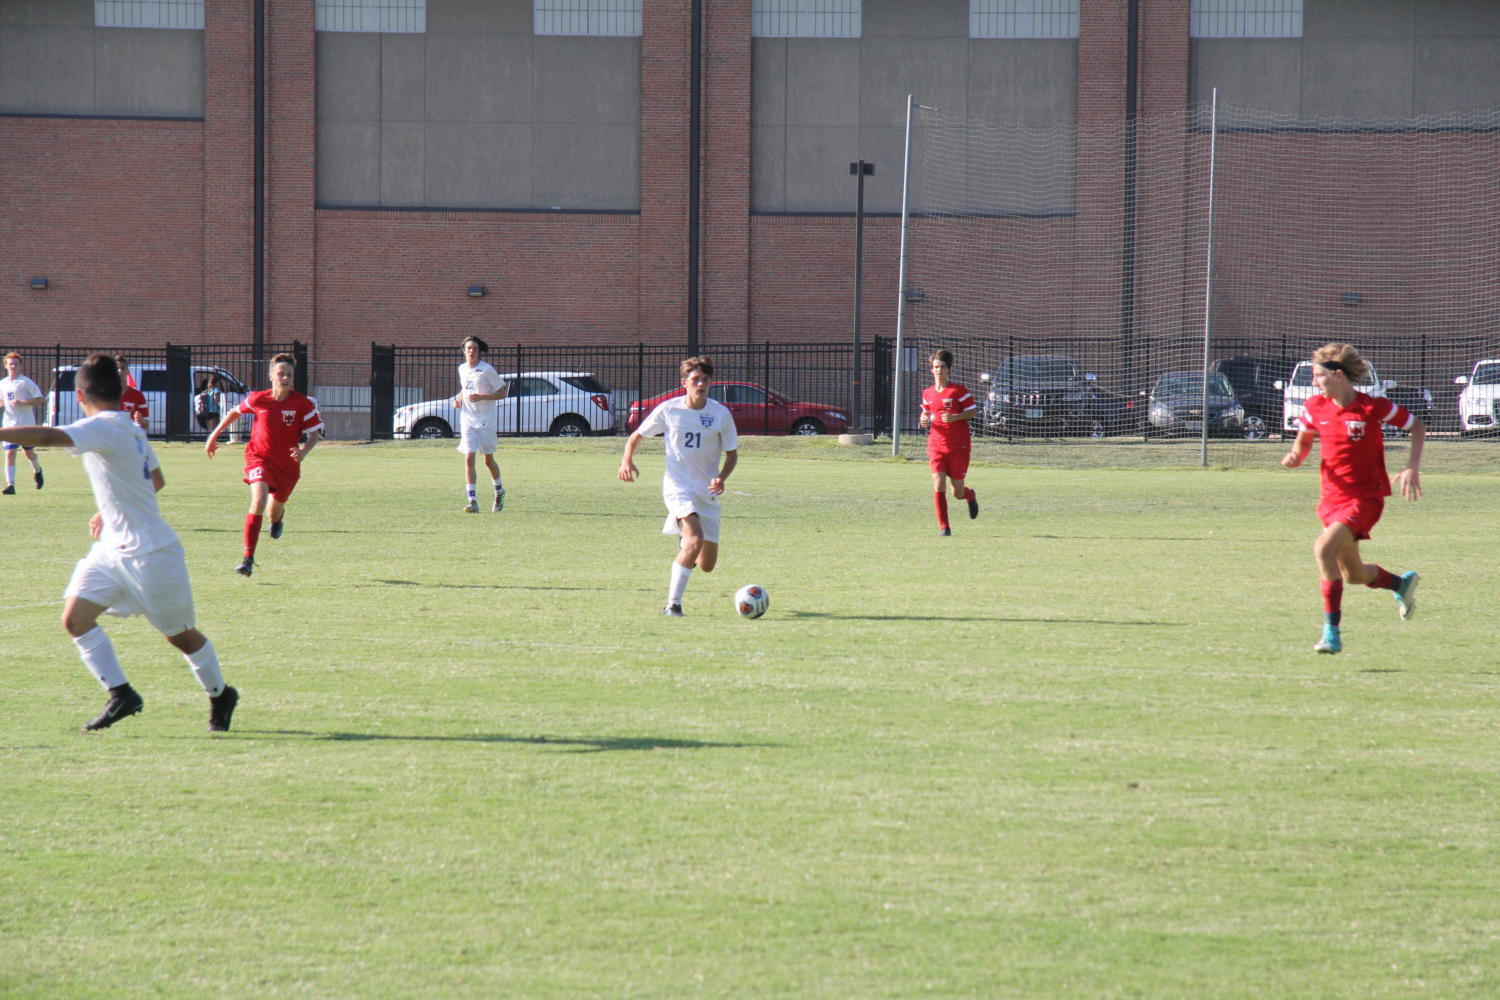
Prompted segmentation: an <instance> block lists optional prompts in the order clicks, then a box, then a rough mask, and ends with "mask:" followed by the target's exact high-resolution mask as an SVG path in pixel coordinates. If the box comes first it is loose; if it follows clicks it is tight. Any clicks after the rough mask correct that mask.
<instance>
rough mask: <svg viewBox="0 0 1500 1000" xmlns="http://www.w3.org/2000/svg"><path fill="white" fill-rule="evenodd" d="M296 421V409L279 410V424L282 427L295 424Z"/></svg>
mask: <svg viewBox="0 0 1500 1000" xmlns="http://www.w3.org/2000/svg"><path fill="white" fill-rule="evenodd" d="M296 422H297V411H296V410H282V411H281V424H282V426H283V427H290V426H292V425H293V424H295V423H296Z"/></svg>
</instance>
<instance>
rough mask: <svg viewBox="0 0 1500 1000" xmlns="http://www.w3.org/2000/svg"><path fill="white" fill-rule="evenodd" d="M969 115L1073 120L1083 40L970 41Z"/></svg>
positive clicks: (1039, 120) (1043, 122) (1040, 121)
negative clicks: (1081, 41)
mask: <svg viewBox="0 0 1500 1000" xmlns="http://www.w3.org/2000/svg"><path fill="white" fill-rule="evenodd" d="M968 95H969V96H968V106H969V114H971V115H975V116H977V117H980V118H989V119H992V120H996V121H1022V122H1026V123H1027V124H1031V125H1047V124H1051V123H1053V122H1066V121H1072V120H1073V118H1074V114H1075V112H1076V109H1077V107H1078V44H1077V42H1075V41H1074V40H1073V39H1071V38H1057V39H1026V40H1011V39H975V40H973V41H971V42H970V43H969V81H968Z"/></svg>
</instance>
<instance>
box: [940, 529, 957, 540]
mask: <svg viewBox="0 0 1500 1000" xmlns="http://www.w3.org/2000/svg"><path fill="white" fill-rule="evenodd" d="M951 534H953V530H952V529H951V528H943V529H942V530H940V531H939V532H938V535H939V536H940V537H942V538H947V537H948V536H949V535H951Z"/></svg>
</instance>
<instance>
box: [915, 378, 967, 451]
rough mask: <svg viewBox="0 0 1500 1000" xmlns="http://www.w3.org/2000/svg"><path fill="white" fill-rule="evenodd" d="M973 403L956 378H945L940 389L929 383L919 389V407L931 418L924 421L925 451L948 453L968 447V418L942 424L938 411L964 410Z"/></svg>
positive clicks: (952, 411) (958, 411)
mask: <svg viewBox="0 0 1500 1000" xmlns="http://www.w3.org/2000/svg"><path fill="white" fill-rule="evenodd" d="M977 407H978V404H977V403H975V402H974V397H973V396H971V395H969V390H968V389H965V388H964V387H963V386H961V385H959V384H958V383H957V382H949V383H948V384H947V385H946V386H944V387H943V388H941V389H939V388H938V387H937V386H933V385H929V386H928V387H927V388H925V389H923V390H922V409H923V410H925V411H927V413H928V414H929V415H930V417H931V422H930V423H929V424H928V425H927V454H929V455H948V454H952V453H953V452H963V451H968V450H969V438H970V434H969V421H967V420H959V421H956V422H954V423H951V424H946V423H944V422H943V421H942V419H941V418H940V417H939V414H943V413H967V412H969V411H970V410H973V409H976V408H977Z"/></svg>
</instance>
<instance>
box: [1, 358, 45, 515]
mask: <svg viewBox="0 0 1500 1000" xmlns="http://www.w3.org/2000/svg"><path fill="white" fill-rule="evenodd" d="M21 367H22V365H21V356H20V355H19V354H17V353H16V352H15V351H11V352H10V353H9V354H7V355H6V356H5V377H4V378H0V403H4V418H3V419H0V427H31V426H33V425H35V424H39V423H41V422H42V421H41V419H40V417H41V411H42V408H43V407H45V406H46V405H47V397H46V396H44V395H43V394H42V390H41V389H40V388H38V387H37V384H36V383H35V382H33V381H32V380H31V379H30V378H28V377H27V376H26V375H25V373H23V372H22V371H21ZM18 448H19V449H20V450H21V451H24V452H25V453H26V461H28V462H30V463H31V480H32V482H34V483H36V488H37V489H41V488H42V463H41V462H40V461H38V460H37V457H36V450H35V449H34V448H29V447H26V446H23V445H19V444H12V443H11V442H8V441H7V442H6V444H5V489H4V490H3V491H0V492H3V493H4V495H5V496H15V493H16V450H17V449H18Z"/></svg>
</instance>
